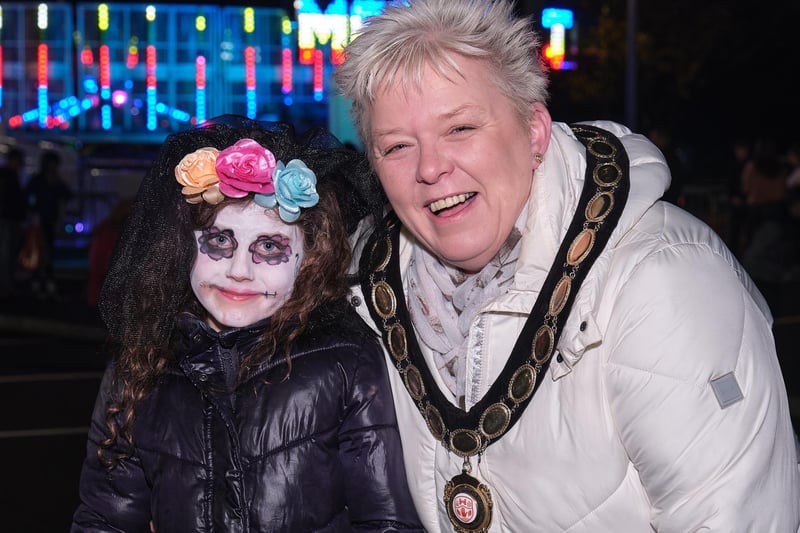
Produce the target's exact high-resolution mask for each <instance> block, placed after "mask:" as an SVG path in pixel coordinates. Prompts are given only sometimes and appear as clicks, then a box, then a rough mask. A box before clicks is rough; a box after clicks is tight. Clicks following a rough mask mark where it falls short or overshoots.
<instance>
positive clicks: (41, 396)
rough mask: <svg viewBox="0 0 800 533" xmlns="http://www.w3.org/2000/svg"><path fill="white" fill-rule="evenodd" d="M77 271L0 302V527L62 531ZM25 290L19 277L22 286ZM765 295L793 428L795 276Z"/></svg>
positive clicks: (80, 372) (73, 412)
mask: <svg viewBox="0 0 800 533" xmlns="http://www.w3.org/2000/svg"><path fill="white" fill-rule="evenodd" d="M86 284H87V274H86V270H85V269H83V268H65V269H61V270H60V271H59V277H58V286H59V292H58V295H57V297H56V298H51V299H37V298H35V297H34V296H33V294H31V293H30V292H28V291H25V290H24V289H23V290H22V292H21V293H20V294H19V295H17V296H16V297H15V298H14V299H13V300H5V301H0V347H1V348H2V349H0V354H1V355H0V406H2V415H1V416H0V421H2V423H0V461H1V462H2V463H0V464H1V465H2V473H3V489H2V491H0V516H3V521H2V526H0V531H2V532H4V533H28V532H30V533H52V532H65V531H68V530H69V524H70V520H71V516H72V512H73V510H74V509H75V506H76V505H77V503H78V497H77V487H78V475H79V472H80V468H81V462H82V460H83V456H84V453H85V452H84V446H85V440H86V432H87V429H88V424H89V418H90V415H91V411H92V407H93V404H94V398H95V394H96V392H97V388H98V386H99V382H100V377H101V373H102V370H103V368H104V365H105V355H104V354H103V351H102V341H103V337H104V333H105V332H104V328H103V326H102V323H101V321H100V319H99V316H98V313H97V311H96V309H93V308H91V307H89V306H88V305H87V304H86V298H85V295H86ZM22 285H23V287H24V284H22ZM776 294H777V295H778V296H777V297H776V299H775V300H774V302H773V305H774V312H775V319H776V320H775V337H776V344H777V347H778V354H779V357H780V359H781V365H782V367H783V371H784V377H785V380H786V384H787V389H788V390H789V394H790V402H791V404H792V412H793V415H794V420H795V427H800V363H799V362H798V357H796V355H797V350H798V345H800V344H798V343H799V342H800V280H797V281H787V283H785V284H784V285H783V286H782V287H781V288H780V290H779V291H777V292H776Z"/></svg>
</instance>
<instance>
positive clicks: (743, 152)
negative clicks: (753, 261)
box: [725, 139, 750, 258]
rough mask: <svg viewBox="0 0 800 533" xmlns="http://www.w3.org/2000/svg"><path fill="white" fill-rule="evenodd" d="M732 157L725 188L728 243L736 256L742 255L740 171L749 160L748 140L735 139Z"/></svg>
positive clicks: (742, 222) (742, 221)
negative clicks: (726, 195)
mask: <svg viewBox="0 0 800 533" xmlns="http://www.w3.org/2000/svg"><path fill="white" fill-rule="evenodd" d="M731 155H732V158H731V160H730V162H729V166H728V171H727V172H726V175H725V179H726V188H727V193H728V212H729V222H728V245H729V246H730V248H731V250H733V253H735V254H736V255H737V257H739V258H741V255H742V250H743V246H742V244H743V243H742V238H743V235H742V228H743V226H744V219H745V216H746V215H747V207H746V206H745V198H744V193H743V192H742V173H743V171H744V166H745V165H746V164H747V162H748V161H749V160H750V141H748V140H746V139H736V140H735V141H734V142H733V146H732V147H731Z"/></svg>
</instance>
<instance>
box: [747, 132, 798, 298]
mask: <svg viewBox="0 0 800 533" xmlns="http://www.w3.org/2000/svg"><path fill="white" fill-rule="evenodd" d="M787 176H788V170H787V167H786V165H785V163H784V162H783V161H782V160H781V157H780V153H779V151H778V147H777V144H776V143H775V142H774V141H773V140H771V139H759V140H758V141H757V142H756V143H755V145H754V146H753V155H752V157H751V158H750V160H748V161H747V163H745V165H744V169H743V170H742V193H743V194H744V198H745V206H746V209H747V214H746V216H745V226H744V241H745V242H744V250H743V252H742V263H743V264H744V266H745V268H746V269H747V270H748V272H750V275H751V276H752V278H753V281H755V282H756V285H758V286H759V288H760V289H761V292H762V293H764V297H765V298H766V299H767V301H768V302H769V303H770V305H771V306H772V307H773V312H777V309H776V308H775V306H776V305H777V304H778V303H779V298H780V282H781V280H782V278H783V274H784V268H785V266H786V265H785V263H786V257H787V248H786V228H787V222H788V207H787V205H786V178H787Z"/></svg>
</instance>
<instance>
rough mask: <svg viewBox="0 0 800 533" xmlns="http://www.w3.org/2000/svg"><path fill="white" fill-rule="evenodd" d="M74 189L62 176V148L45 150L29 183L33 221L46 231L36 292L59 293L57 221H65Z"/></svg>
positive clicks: (27, 192) (36, 272) (35, 274)
mask: <svg viewBox="0 0 800 533" xmlns="http://www.w3.org/2000/svg"><path fill="white" fill-rule="evenodd" d="M72 195H73V193H72V190H71V189H70V187H69V185H67V183H66V182H65V181H64V179H63V178H62V177H61V156H60V155H59V154H58V152H54V151H51V150H47V151H44V152H42V155H41V158H40V160H39V170H38V171H37V172H36V174H34V175H33V177H31V180H30V182H28V185H27V186H26V187H25V198H26V201H27V207H28V216H29V221H30V223H33V224H35V223H37V222H38V224H39V227H40V228H41V232H42V259H41V261H40V262H39V265H38V268H36V269H35V270H34V272H33V277H32V282H31V288H32V289H33V292H34V294H35V295H36V296H55V294H56V283H55V275H54V271H53V260H54V252H55V240H56V232H57V225H58V223H59V222H60V221H61V218H62V212H63V209H64V205H65V204H66V202H67V201H68V200H69V199H70V198H72Z"/></svg>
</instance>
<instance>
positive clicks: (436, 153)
mask: <svg viewBox="0 0 800 533" xmlns="http://www.w3.org/2000/svg"><path fill="white" fill-rule="evenodd" d="M450 168H451V165H450V163H449V160H448V158H447V157H446V156H445V155H444V154H443V153H442V151H441V150H439V149H438V148H437V147H436V146H433V145H431V146H424V145H420V147H419V167H418V169H417V182H418V183H426V184H428V185H432V184H434V183H438V182H439V180H440V179H442V177H443V176H444V175H445V174H447V173H448V172H450Z"/></svg>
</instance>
